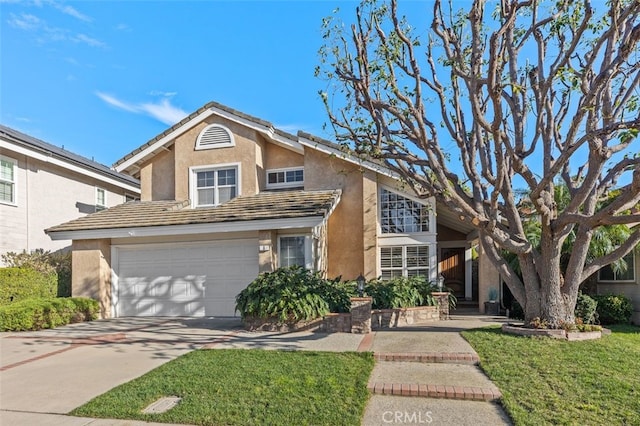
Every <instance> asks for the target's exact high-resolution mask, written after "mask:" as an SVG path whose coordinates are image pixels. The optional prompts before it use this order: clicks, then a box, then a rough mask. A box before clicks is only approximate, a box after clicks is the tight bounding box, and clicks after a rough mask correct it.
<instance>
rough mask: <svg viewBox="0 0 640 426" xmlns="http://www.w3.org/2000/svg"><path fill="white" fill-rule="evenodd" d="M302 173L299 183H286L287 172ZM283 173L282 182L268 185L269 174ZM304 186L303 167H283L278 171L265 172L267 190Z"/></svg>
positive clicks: (269, 170)
mask: <svg viewBox="0 0 640 426" xmlns="http://www.w3.org/2000/svg"><path fill="white" fill-rule="evenodd" d="M299 170H300V171H302V180H301V181H291V182H287V172H293V171H299ZM280 172H284V179H285V181H284V182H280V183H269V174H270V173H280ZM299 186H304V167H284V168H280V169H268V170H267V172H266V187H267V189H275V188H294V187H299Z"/></svg>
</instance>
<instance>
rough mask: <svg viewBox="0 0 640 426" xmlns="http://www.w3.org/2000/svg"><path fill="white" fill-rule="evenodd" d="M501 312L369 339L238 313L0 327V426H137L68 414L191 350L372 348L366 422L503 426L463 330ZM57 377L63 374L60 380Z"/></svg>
mask: <svg viewBox="0 0 640 426" xmlns="http://www.w3.org/2000/svg"><path fill="white" fill-rule="evenodd" d="M502 321H504V318H499V317H496V318H492V317H488V316H479V315H475V316H473V315H464V316H452V318H451V319H450V320H448V321H441V322H435V323H432V324H429V325H424V326H417V327H413V328H400V329H393V330H385V331H377V332H374V333H371V334H368V335H364V336H363V335H357V334H345V333H335V334H325V333H314V332H308V331H307V332H297V333H255V332H247V331H244V330H242V329H241V328H240V322H239V320H238V319H226V320H225V319H189V318H187V319H185V318H182V319H176V318H171V319H169V318H165V319H159V318H154V319H149V318H124V319H117V320H105V321H94V322H91V323H82V324H74V325H71V326H66V327H61V328H58V329H55V330H44V331H41V332H30V333H0V349H1V351H2V352H1V354H2V356H1V357H0V424H2V425H4V424H7V425H33V424H38V425H74V426H75V425H92V426H96V425H99V426H105V425H136V426H138V425H143V424H148V423H144V422H135V421H121V420H109V419H89V418H78V417H70V416H65V415H64V414H66V413H68V412H70V411H71V410H72V409H74V408H76V407H78V406H80V405H82V404H84V403H86V402H88V401H89V400H90V399H92V398H94V397H96V396H98V395H100V394H102V393H104V392H106V391H108V390H110V389H111V388H113V387H115V386H117V385H119V384H121V383H125V382H127V381H129V380H132V379H133V378H136V377H139V376H140V375H142V374H144V373H146V372H147V371H149V370H151V369H153V368H155V367H157V366H159V365H161V364H163V363H165V362H167V361H169V360H171V359H174V358H176V357H177V356H180V355H182V354H185V353H187V352H189V351H191V350H193V349H196V348H210V349H230V348H244V349H279V350H322V351H337V352H340V351H373V352H374V354H375V356H376V359H377V362H376V366H375V368H374V370H373V372H372V374H371V377H370V381H369V384H368V387H369V389H370V391H371V392H372V393H373V395H372V397H371V398H370V400H369V403H368V405H367V408H366V411H365V415H364V419H363V422H362V424H363V425H367V426H368V425H385V424H390V423H392V424H399V423H400V424H434V425H435V424H440V425H467V424H468V425H501V424H509V419H508V417H507V416H506V415H505V413H504V412H503V411H502V409H501V408H500V407H499V405H497V404H496V403H495V402H494V401H495V400H496V399H497V398H499V395H500V394H499V391H498V389H497V388H496V387H495V386H494V385H493V383H491V382H490V381H489V379H488V378H487V377H486V376H485V375H484V374H483V373H482V372H481V371H480V369H479V368H478V367H477V362H478V357H477V354H476V353H475V352H474V351H473V349H472V348H471V346H470V345H469V344H468V343H467V342H466V341H465V340H464V339H463V338H462V337H461V336H460V331H462V330H464V329H469V328H476V327H482V326H486V325H490V324H499V323H500V322H502ZM62 378H64V380H61V379H62Z"/></svg>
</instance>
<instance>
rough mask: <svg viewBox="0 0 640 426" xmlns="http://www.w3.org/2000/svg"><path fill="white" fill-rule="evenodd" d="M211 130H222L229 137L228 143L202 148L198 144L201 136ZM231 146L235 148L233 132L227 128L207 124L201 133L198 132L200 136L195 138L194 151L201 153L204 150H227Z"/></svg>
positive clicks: (215, 124) (220, 125)
mask: <svg viewBox="0 0 640 426" xmlns="http://www.w3.org/2000/svg"><path fill="white" fill-rule="evenodd" d="M212 128H218V129H222V130H224V131H225V132H227V134H228V135H229V142H228V143H224V144H216V145H204V146H203V145H201V144H200V142H201V140H202V135H203V134H205V133H206V132H207V131H208V130H210V129H212ZM233 146H236V138H235V137H234V135H233V132H232V131H231V130H229V128H228V127H226V126H223V125H222V124H217V123H214V124H209V125H208V126H206V127H205V128H204V129H202V131H201V132H200V134H199V135H198V137H197V138H196V147H195V150H196V151H201V150H205V149H217V148H229V147H233Z"/></svg>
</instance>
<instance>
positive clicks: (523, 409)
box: [462, 326, 640, 425]
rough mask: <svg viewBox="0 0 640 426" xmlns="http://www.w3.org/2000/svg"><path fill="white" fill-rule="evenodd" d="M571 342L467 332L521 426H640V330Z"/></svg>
mask: <svg viewBox="0 0 640 426" xmlns="http://www.w3.org/2000/svg"><path fill="white" fill-rule="evenodd" d="M612 330H613V333H612V334H611V335H610V336H603V338H602V339H600V340H591V341H584V342H566V341H560V340H554V339H551V338H528V337H520V336H512V335H507V334H502V333H501V332H500V329H497V328H483V329H477V330H468V331H465V332H463V333H462V334H463V336H464V337H465V338H466V339H467V340H468V341H469V343H470V344H471V345H472V346H473V348H474V349H475V350H476V352H478V355H480V360H481V366H482V369H483V370H484V371H485V372H486V373H487V375H488V376H489V377H490V378H491V380H493V381H494V383H495V384H496V385H497V386H498V387H499V388H500V390H501V391H502V400H503V403H504V406H505V408H506V410H507V412H508V413H509V415H511V418H512V419H513V420H514V422H515V424H516V425H542V424H553V425H561V424H572V425H573V424H580V425H602V424H620V425H621V424H625V425H638V424H640V327H633V326H614V327H612Z"/></svg>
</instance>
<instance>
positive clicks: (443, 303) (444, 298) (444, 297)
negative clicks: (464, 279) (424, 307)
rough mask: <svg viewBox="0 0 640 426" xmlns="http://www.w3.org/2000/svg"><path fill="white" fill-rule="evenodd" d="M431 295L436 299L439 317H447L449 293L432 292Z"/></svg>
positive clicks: (442, 318)
mask: <svg viewBox="0 0 640 426" xmlns="http://www.w3.org/2000/svg"><path fill="white" fill-rule="evenodd" d="M431 295H432V296H433V297H435V298H436V300H437V301H438V308H439V309H440V319H441V320H446V319H449V293H448V292H439V291H436V292H433V293H431Z"/></svg>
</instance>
